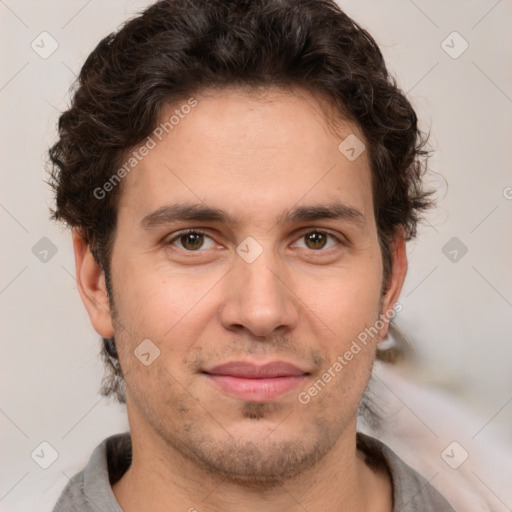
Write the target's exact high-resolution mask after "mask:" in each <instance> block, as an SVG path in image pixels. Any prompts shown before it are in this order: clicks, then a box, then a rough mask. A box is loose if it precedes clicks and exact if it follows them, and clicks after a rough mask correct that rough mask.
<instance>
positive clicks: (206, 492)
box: [113, 421, 392, 512]
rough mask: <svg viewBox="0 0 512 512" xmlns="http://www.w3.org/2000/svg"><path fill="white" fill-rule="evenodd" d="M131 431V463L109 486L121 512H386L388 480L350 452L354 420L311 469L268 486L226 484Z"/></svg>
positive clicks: (154, 440)
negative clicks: (147, 511) (142, 511)
mask: <svg viewBox="0 0 512 512" xmlns="http://www.w3.org/2000/svg"><path fill="white" fill-rule="evenodd" d="M136 432H137V433H135V432H132V435H131V437H132V464H131V466H130V468H129V469H128V471H127V472H126V473H125V474H124V475H123V477H122V478H121V480H119V482H117V483H116V484H114V485H113V492H114V495H115V497H116V499H117V501H118V502H119V504H120V506H121V507H122V509H123V510H124V511H125V512H135V511H138V510H152V511H154V512H164V511H165V512H174V511H184V510H186V511H189V512H194V511H197V512H221V511H222V512H231V511H235V510H236V511H239V510H240V508H241V507H242V509H243V510H244V511H247V512H261V510H265V512H274V511H276V512H277V511H282V510H287V511H289V512H295V511H297V512H298V511H301V512H303V511H304V510H308V512H317V511H318V512H320V511H322V512H323V511H325V510H333V503H336V507H335V508H336V510H338V511H340V512H348V511H350V512H364V511H370V510H371V511H372V512H390V511H391V510H392V498H391V496H392V487H391V481H390V478H389V475H388V474H387V472H386V473H383V472H376V471H375V470H374V469H371V468H370V467H369V466H367V465H366V463H365V456H364V454H362V453H360V452H358V451H357V449H356V436H355V432H356V430H355V421H354V423H353V424H352V425H350V428H347V429H346V430H345V432H344V433H343V434H342V436H340V438H339V439H338V442H337V443H336V445H335V446H334V447H333V449H332V450H331V451H330V452H329V453H328V454H327V455H326V456H325V457H323V458H322V459H321V460H320V461H319V462H317V463H316V464H315V465H314V466H312V467H311V468H309V469H307V470H306V471H304V472H302V473H301V474H300V475H298V476H295V477H294V478H291V479H289V480H286V481H283V482H279V483H275V484H273V485H265V486H263V485H257V484H254V483H247V484H245V483H240V482H236V481H232V480H231V479H230V478H229V477H227V476H221V475H218V474H215V473H214V472H212V471H209V470H208V469H207V468H205V467H202V466H200V465H199V464H197V463H196V462H195V461H192V460H191V459H190V458H188V457H186V456H184V455H183V454H182V453H181V452H180V451H179V450H177V449H175V448H174V447H172V446H169V444H167V443H166V442H165V441H164V440H163V439H162V438H161V437H159V436H156V435H155V434H154V433H153V434H152V435H150V434H149V433H146V432H143V431H141V430H140V429H137V431H136Z"/></svg>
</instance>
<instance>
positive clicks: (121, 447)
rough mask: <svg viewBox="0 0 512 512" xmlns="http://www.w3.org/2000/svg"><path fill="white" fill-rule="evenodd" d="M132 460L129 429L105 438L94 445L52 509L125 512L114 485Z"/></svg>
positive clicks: (84, 511)
mask: <svg viewBox="0 0 512 512" xmlns="http://www.w3.org/2000/svg"><path fill="white" fill-rule="evenodd" d="M130 462H131V438H130V434H129V433H128V432H125V433H123V434H116V435H114V436H110V437H108V438H106V439H104V440H103V441H102V442H101V443H100V444H99V445H98V446H97V447H96V448H95V450H94V452H93V453H92V455H91V458H90V459H89V462H88V463H87V466H86V467H85V468H84V469H83V470H82V471H80V472H79V473H77V474H76V475H75V476H73V478H71V479H70V481H69V482H68V484H67V485H66V487H65V488H64V490H63V491H62V494H61V495H60V497H59V499H58V501H57V503H56V505H55V507H54V509H53V512H68V511H69V510H76V511H80V512H97V511H98V510H101V511H102V512H122V511H121V508H120V507H119V505H118V503H117V501H116V499H115V496H114V494H113V492H112V487H111V484H112V483H114V482H115V481H117V480H118V479H119V478H121V476H122V474H123V473H124V472H125V471H126V469H128V467H129V465H130Z"/></svg>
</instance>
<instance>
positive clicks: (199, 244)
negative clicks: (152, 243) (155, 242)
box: [169, 230, 215, 252]
mask: <svg viewBox="0 0 512 512" xmlns="http://www.w3.org/2000/svg"><path fill="white" fill-rule="evenodd" d="M208 240H209V241H210V245H207V241H208ZM169 245H174V246H176V247H178V248H179V249H183V250H185V251H187V252H197V251H199V250H200V249H203V250H204V249H211V248H212V247H214V245H215V243H214V242H213V240H212V239H211V238H210V237H209V236H208V235H206V234H204V233H201V232H200V231H195V230H190V231H185V232H183V231H182V232H181V233H178V235H177V236H175V237H174V238H173V239H172V240H170V241H169Z"/></svg>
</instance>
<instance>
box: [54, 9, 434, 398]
mask: <svg viewBox="0 0 512 512" xmlns="http://www.w3.org/2000/svg"><path fill="white" fill-rule="evenodd" d="M228 86H243V87H249V88H251V87H254V88H258V87H274V86H277V87H290V86H299V87H302V88H304V89H307V90H308V91H310V92H312V93H313V94H318V95H322V96H323V97H327V98H328V99H329V100H330V102H331V103H332V105H333V107H334V108H333V111H334V112H336V115H339V118H340V119H346V120H349V121H352V122H354V123H356V125H357V126H358V127H359V128H360V129H361V131H362V133H363V134H364V137H365V142H366V145H367V150H368V156H369V161H370V165H371V171H372V189H373V202H374V211H375V218H376V223H377V229H378V234H379V241H380V246H381V250H382V257H383V267H384V280H383V281H384V283H386V282H387V279H388V277H389V274H390V270H391V262H392V258H391V253H392V248H391V240H392V237H393V235H394V234H395V233H396V231H397V230H398V229H400V228H402V229H403V230H404V232H405V235H406V238H407V239H410V238H412V237H414V236H415V235H416V225H417V222H418V219H419V215H420V213H421V211H422V210H425V209H426V208H427V207H428V206H430V204H431V203H432V199H431V193H430V192H429V191H426V190H425V189H424V188H423V185H422V176H423V174H424V172H425V171H426V167H427V166H426V162H427V156H428V152H427V151H426V149H425V144H426V137H425V136H424V134H423V133H422V132H421V131H420V130H419V128H418V124H417V117H416V114H415V112H414V110H413V108H412V106H411V104H410V102H409V101H408V100H407V98H406V97H405V95H404V94H403V93H402V92H401V91H400V89H399V88H398V87H397V85H396V83H395V80H394V79H393V78H392V77H391V76H390V74H389V73H388V71H387V69H386V66H385V63H384V59H383V57H382V54H381V52H380V50H379V48H378V46H377V44H376V43H375V41H374V40H373V39H372V37H371V36H370V35H369V34H368V33H367V32H366V31H365V30H364V29H362V28H361V27H360V26H359V25H358V24H357V23H355V22H354V21H353V20H352V19H350V18H349V17H348V16H347V15H346V14H345V13H344V12H342V10H341V9H340V8H339V6H338V5H337V4H336V3H335V2H334V1H330V0H247V1H241V0H215V1H212V0H162V1H159V2H156V3H155V4H153V5H151V6H149V7H148V8H147V9H146V10H145V11H144V12H143V13H141V14H140V15H139V16H137V17H135V18H133V19H131V20H129V21H128V22H126V23H125V24H124V25H123V26H122V27H121V29H120V30H118V31H116V32H113V33H112V34H110V35H108V36H106V37H105V38H104V39H103V40H102V41H101V42H100V43H99V44H98V45H97V47H96V48H95V49H94V51H93V52H92V53H91V54H90V55H89V57H88V58H87V60H86V62H85V64H84V66H83V67H82V69H81V72H80V75H79V77H78V79H77V82H76V84H75V88H74V92H73V98H72V104H71V107H70V108H69V110H67V111H66V112H64V113H63V114H62V115H61V117H60V119H59V123H58V131H59V139H58V141H57V142H56V144H55V145H53V147H51V149H50V150H49V157H50V164H51V166H50V177H51V178H50V184H51V185H52V187H53V188H54V190H55V193H56V208H55V209H53V210H52V214H53V218H54V219H59V220H63V221H65V222H66V223H67V224H68V225H70V226H72V227H76V228H79V230H80V231H81V233H82V234H83V236H84V238H85V239H86V241H87V242H88V244H89V246H90V247H91V250H92V251H93V254H94V256H95V258H96V260H97V262H98V263H99V264H100V265H101V266H102V268H103V270H104V271H105V275H106V278H107V286H109V287H110V281H109V263H110V255H111V250H112V244H113V238H114V236H113V235H114V231H115V226H116V208H117V203H118V200H119V197H120V193H121V190H122V187H121V186H118V187H114V188H113V189H112V191H110V192H109V194H107V195H106V196H105V197H104V198H103V199H101V200H98V198H97V196H96V195H95V194H94V193H93V191H94V190H96V189H97V188H98V187H102V186H103V185H104V184H105V183H106V182H107V181H108V180H109V178H111V177H112V175H113V173H114V171H115V170H116V169H118V168H119V167H120V166H121V165H122V162H123V161H124V160H125V158H126V156H127V155H128V154H129V153H130V151H131V150H133V148H135V147H136V146H137V145H138V144H140V143H141V142H142V141H143V140H144V139H146V138H147V137H148V136H149V135H150V134H151V133H152V131H153V130H154V129H155V127H156V125H157V123H158V120H159V116H160V114H161V111H162V108H163V107H164V105H168V104H170V103H173V102H174V103H176V102H178V101H180V100H182V99H183V98H186V97H190V96H191V95H196V94H199V93H200V92H201V91H204V90H206V89H210V88H221V89H222V88H223V87H228ZM109 294H110V296H112V293H111V289H110V290H109ZM102 353H103V355H104V356H105V360H106V362H107V363H108V364H109V365H110V370H111V376H110V378H109V379H107V380H106V381H104V387H103V390H102V391H103V393H104V394H110V393H117V395H118V398H119V400H120V401H124V397H123V389H122V384H123V381H122V373H121V369H120V367H119V363H118V360H117V353H116V350H115V343H114V341H113V339H110V340H107V339H104V344H103V352H102Z"/></svg>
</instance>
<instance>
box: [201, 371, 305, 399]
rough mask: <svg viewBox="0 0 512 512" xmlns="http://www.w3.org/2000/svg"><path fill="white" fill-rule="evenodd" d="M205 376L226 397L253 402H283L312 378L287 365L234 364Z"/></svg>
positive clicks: (206, 372) (209, 372)
mask: <svg viewBox="0 0 512 512" xmlns="http://www.w3.org/2000/svg"><path fill="white" fill-rule="evenodd" d="M203 374H204V375H206V377H207V378H208V379H209V381H210V382H211V383H212V384H213V385H214V386H216V387H217V388H218V389H220V390H221V391H223V392H224V393H226V394H228V395H231V396H234V397H236V398H239V399H242V400H246V401H251V402H270V401H273V400H277V399H278V398H282V397H284V396H285V395H287V394H288V393H290V392H291V391H292V390H294V389H295V388H297V387H298V386H300V385H301V384H302V383H303V382H304V380H305V379H306V378H307V377H308V375H310V374H309V372H307V371H305V370H302V369H301V368H298V367H297V366H295V365H293V364H291V363H287V362H284V361H274V362H271V363H267V364H264V365H256V364H253V363H248V362H244V361H234V362H231V363H226V364H222V365H219V366H215V367H213V368H211V369H208V370H205V371H203Z"/></svg>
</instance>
